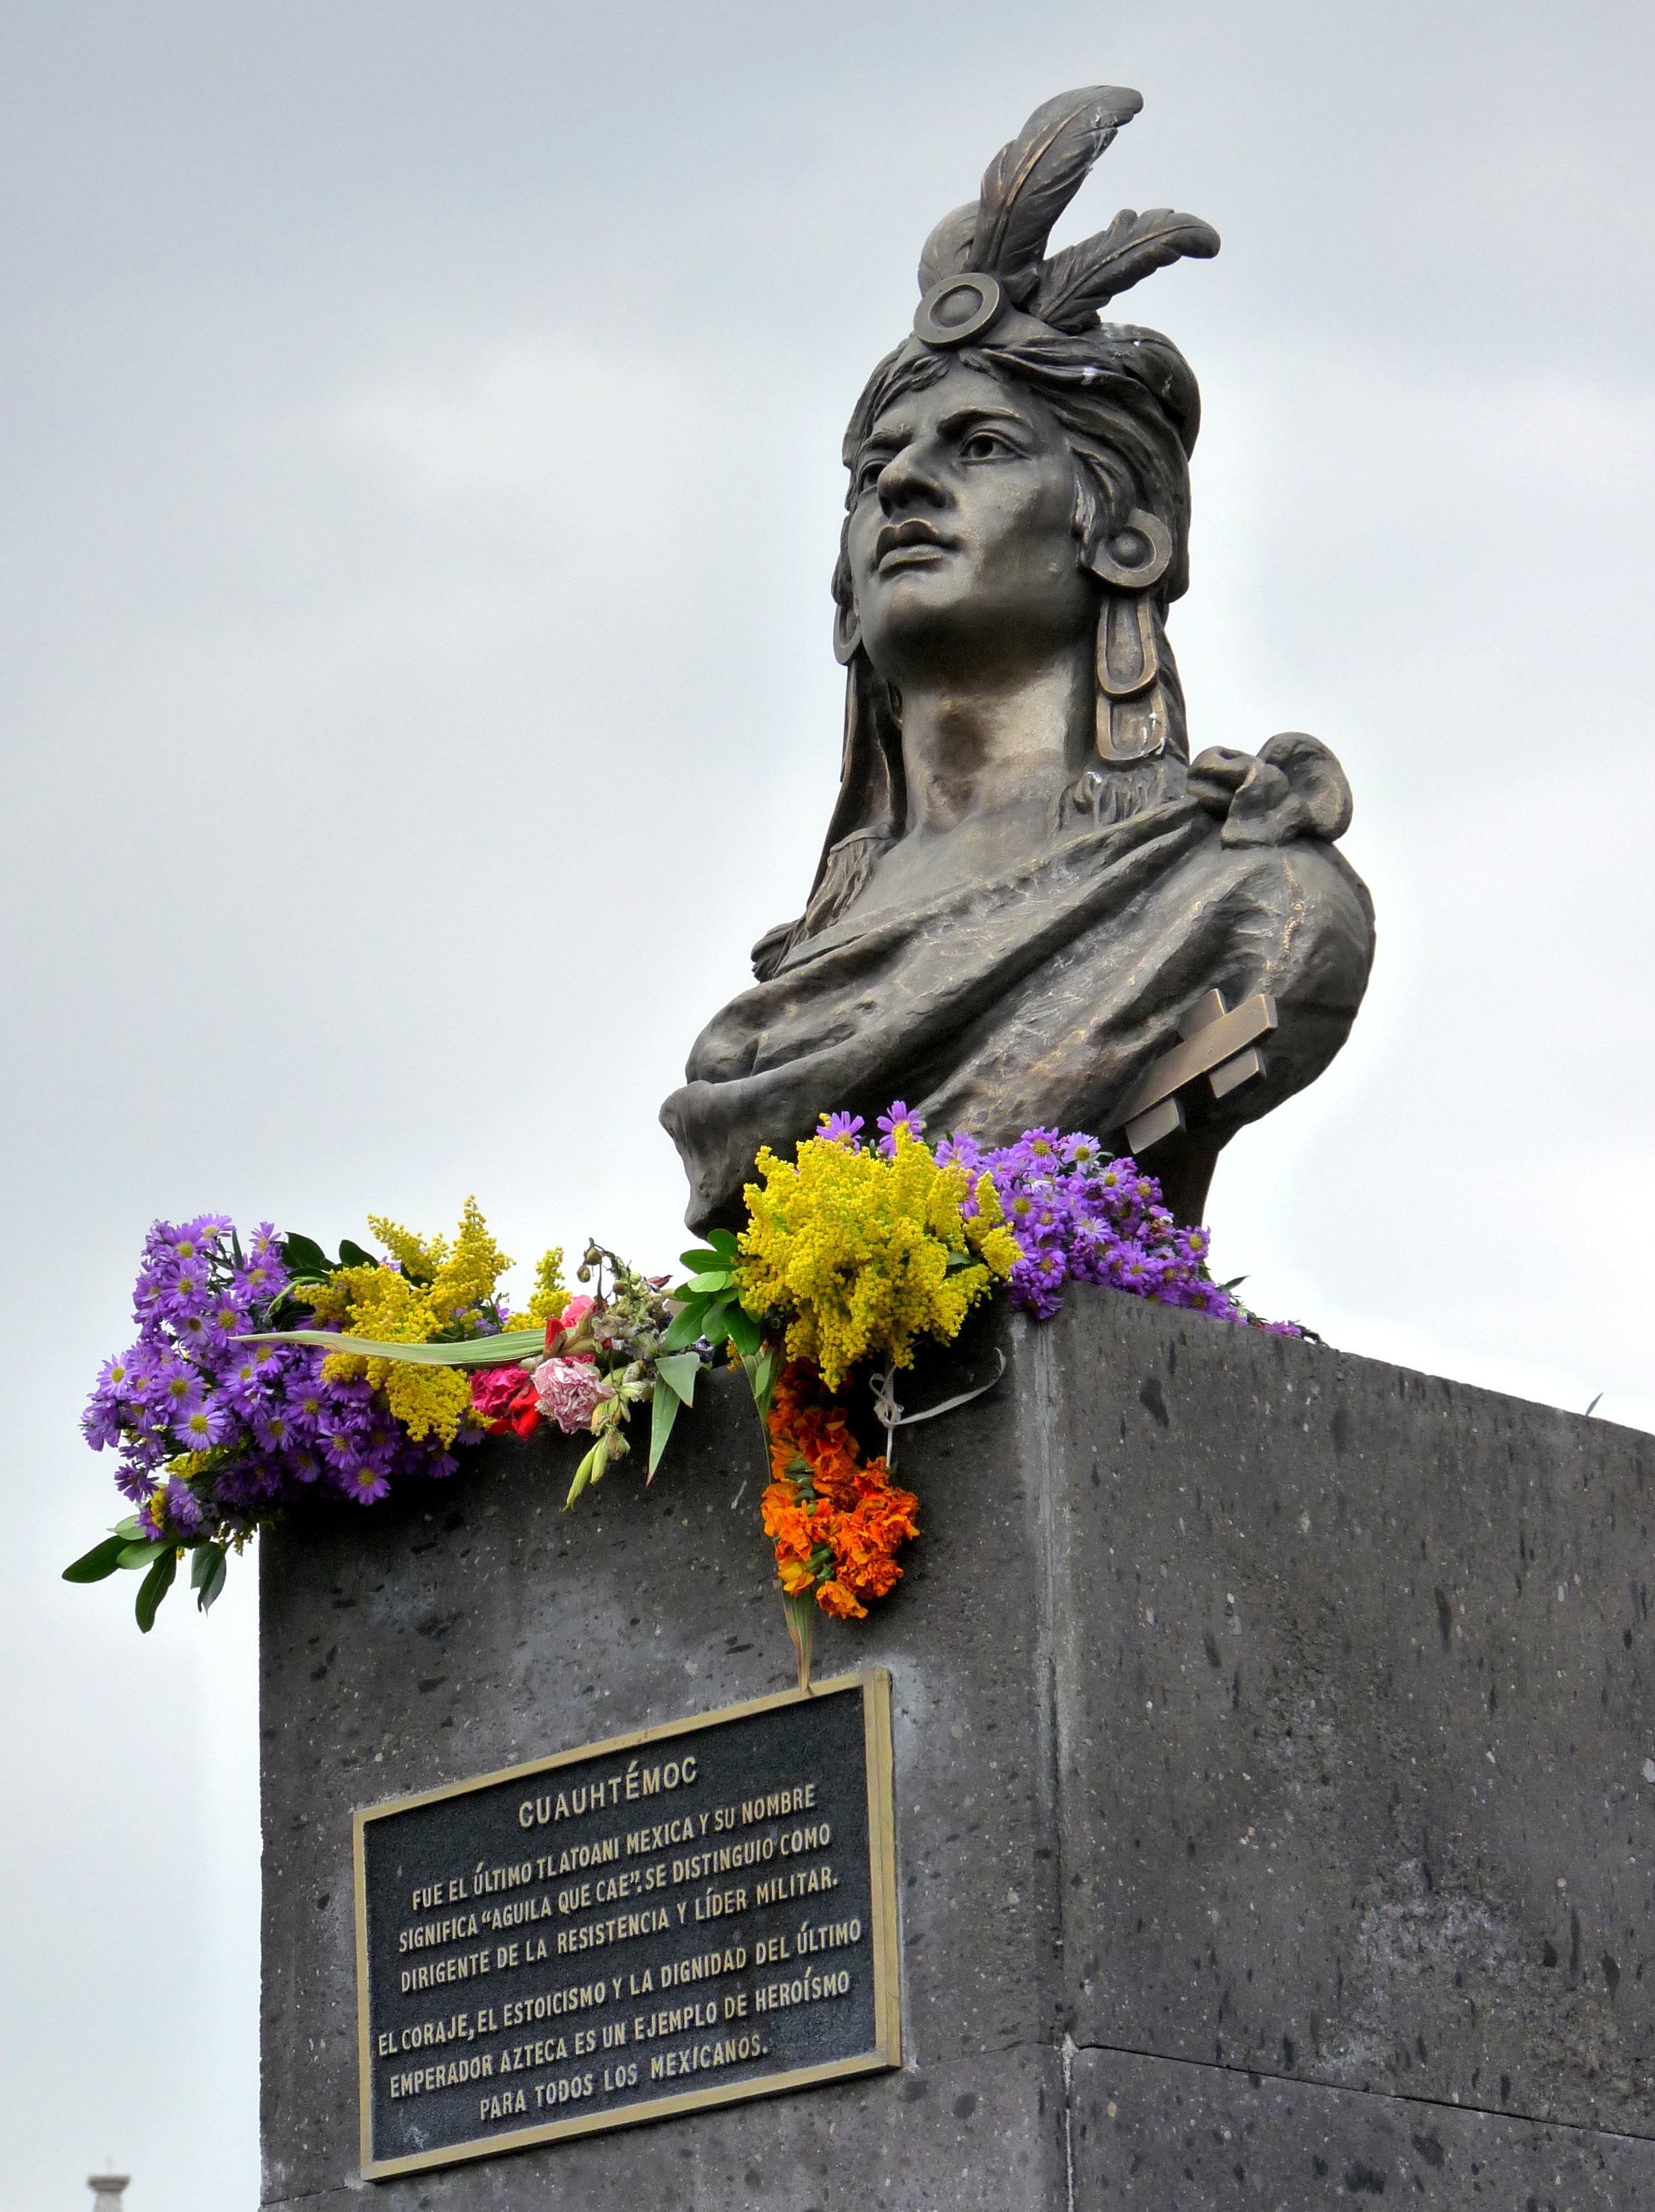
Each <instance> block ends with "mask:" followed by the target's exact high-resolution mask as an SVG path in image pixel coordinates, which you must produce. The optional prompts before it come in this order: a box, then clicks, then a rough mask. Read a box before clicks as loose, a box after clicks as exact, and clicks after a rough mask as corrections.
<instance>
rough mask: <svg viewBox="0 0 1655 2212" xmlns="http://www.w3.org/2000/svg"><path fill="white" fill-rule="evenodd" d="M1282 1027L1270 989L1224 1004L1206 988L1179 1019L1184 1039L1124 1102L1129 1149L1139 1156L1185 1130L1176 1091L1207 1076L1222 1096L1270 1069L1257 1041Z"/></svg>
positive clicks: (1122, 1113) (1122, 1117) (1216, 1095)
mask: <svg viewBox="0 0 1655 2212" xmlns="http://www.w3.org/2000/svg"><path fill="white" fill-rule="evenodd" d="M1277 1026H1278V1022H1277V1017H1276V1011H1275V1000H1274V999H1273V998H1272V997H1271V996H1270V994H1269V992H1268V991H1258V992H1255V994H1253V996H1252V997H1251V998H1250V999H1244V1000H1242V1002H1241V1004H1240V1005H1239V1006H1236V1007H1234V1008H1229V1007H1226V1006H1225V1003H1224V1000H1223V997H1222V995H1221V994H1220V993H1219V992H1217V991H1207V992H1203V994H1202V996H1201V997H1200V998H1199V999H1197V1000H1196V1003H1195V1005H1194V1006H1191V1008H1190V1011H1189V1012H1188V1013H1187V1014H1185V1015H1184V1017H1183V1019H1182V1020H1181V1021H1180V1022H1179V1024H1178V1034H1179V1036H1181V1037H1182V1039H1183V1042H1182V1043H1181V1044H1176V1045H1174V1046H1173V1048H1172V1049H1171V1052H1169V1053H1165V1054H1162V1056H1161V1058H1160V1059H1159V1060H1157V1061H1156V1062H1155V1064H1154V1066H1153V1067H1151V1068H1150V1069H1149V1071H1148V1073H1147V1074H1146V1075H1145V1076H1144V1078H1143V1079H1142V1080H1141V1082H1140V1083H1139V1084H1138V1085H1137V1087H1136V1088H1135V1090H1134V1091H1131V1092H1129V1094H1128V1096H1127V1097H1126V1099H1125V1100H1124V1102H1123V1104H1122V1107H1121V1109H1120V1113H1119V1115H1118V1117H1117V1121H1118V1125H1119V1126H1121V1127H1124V1129H1125V1131H1126V1142H1127V1149H1128V1151H1129V1152H1131V1153H1132V1154H1133V1155H1134V1157H1137V1156H1138V1155H1140V1154H1141V1153H1143V1152H1147V1151H1149V1149H1150V1148H1151V1146H1154V1145H1159V1144H1163V1143H1165V1139H1167V1138H1168V1137H1171V1136H1172V1135H1174V1134H1175V1133H1177V1132H1179V1131H1182V1130H1183V1129H1186V1128H1187V1127H1189V1122H1188V1121H1187V1120H1186V1118H1185V1115H1184V1109H1183V1100H1182V1099H1181V1098H1180V1097H1178V1095H1177V1094H1178V1093H1179V1092H1180V1091H1183V1090H1184V1089H1186V1088H1187V1087H1188V1085H1190V1084H1192V1083H1195V1082H1198V1081H1199V1080H1200V1079H1202V1077H1203V1076H1204V1077H1205V1078H1206V1079H1207V1084H1208V1089H1209V1090H1210V1091H1211V1092H1212V1094H1213V1097H1214V1099H1219V1098H1227V1097H1229V1095H1230V1093H1231V1092H1232V1091H1238V1090H1239V1089H1240V1088H1241V1086H1242V1085H1243V1084H1244V1083H1253V1082H1256V1080H1257V1079H1259V1078H1260V1077H1261V1076H1263V1075H1266V1074H1268V1073H1269V1060H1268V1059H1267V1058H1266V1057H1265V1055H1264V1054H1263V1052H1262V1051H1260V1049H1259V1048H1258V1045H1257V1043H1256V1039H1258V1038H1260V1037H1263V1036H1269V1033H1270V1031H1271V1030H1274V1029H1275V1028H1276V1027H1277Z"/></svg>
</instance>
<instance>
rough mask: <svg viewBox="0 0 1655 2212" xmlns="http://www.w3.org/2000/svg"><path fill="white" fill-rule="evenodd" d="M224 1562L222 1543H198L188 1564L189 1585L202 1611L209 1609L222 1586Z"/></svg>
mask: <svg viewBox="0 0 1655 2212" xmlns="http://www.w3.org/2000/svg"><path fill="white" fill-rule="evenodd" d="M225 1568H226V1562H225V1558H224V1547H223V1546H222V1544H198V1545H197V1546H196V1547H195V1557H194V1559H192V1562H191V1565H190V1587H191V1588H192V1589H193V1590H194V1592H195V1594H196V1603H197V1605H198V1607H200V1609H201V1611H202V1612H203V1613H206V1612H209V1611H210V1609H211V1607H212V1602H213V1600H214V1599H215V1598H216V1596H217V1595H218V1594H219V1592H220V1590H222V1589H223V1587H224V1575H225Z"/></svg>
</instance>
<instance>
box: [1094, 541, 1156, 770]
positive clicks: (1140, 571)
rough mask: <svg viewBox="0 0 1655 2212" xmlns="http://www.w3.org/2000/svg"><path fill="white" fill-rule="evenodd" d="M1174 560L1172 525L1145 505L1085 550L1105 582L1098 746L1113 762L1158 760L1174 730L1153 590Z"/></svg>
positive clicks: (1101, 613) (1102, 756) (1102, 755)
mask: <svg viewBox="0 0 1655 2212" xmlns="http://www.w3.org/2000/svg"><path fill="white" fill-rule="evenodd" d="M1171 559H1172V535H1171V532H1170V531H1169V530H1168V529H1167V526H1166V525H1165V523H1164V522H1163V521H1162V520H1161V519H1160V517H1159V515H1158V514H1152V513H1149V511H1148V510H1147V508H1145V507H1135V508H1134V509H1133V511H1132V513H1130V514H1129V516H1128V518H1127V521H1126V526H1125V528H1124V529H1123V530H1120V531H1117V532H1115V533H1114V535H1113V537H1112V538H1105V537H1103V536H1100V537H1099V538H1098V539H1097V540H1096V542H1095V543H1094V544H1092V545H1091V546H1090V547H1089V548H1088V549H1087V552H1086V566H1087V568H1090V569H1091V571H1092V574H1093V575H1095V576H1096V577H1098V579H1099V580H1100V581H1101V582H1102V583H1103V584H1104V586H1106V588H1105V590H1104V603H1103V606H1102V607H1101V609H1100V610H1099V611H1098V648H1097V671H1098V757H1099V758H1100V759H1103V760H1105V761H1108V762H1110V763H1119V764H1121V765H1125V764H1126V763H1129V762H1131V761H1142V760H1153V759H1154V758H1155V757H1157V756H1158V755H1159V754H1160V753H1163V752H1165V750H1166V746H1167V742H1168V739H1169V738H1171V732H1172V718H1171V714H1170V713H1169V711H1168V702H1167V699H1166V696H1165V691H1164V690H1163V688H1162V685H1161V683H1160V680H1159V678H1160V672H1161V671H1160V655H1159V652H1158V650H1157V647H1156V643H1155V630H1156V624H1155V608H1154V603H1153V599H1152V598H1151V596H1150V595H1151V592H1153V588H1154V586H1156V585H1157V584H1158V583H1159V581H1160V580H1161V578H1162V577H1163V576H1164V575H1165V574H1166V571H1167V568H1169V566H1170V565H1171Z"/></svg>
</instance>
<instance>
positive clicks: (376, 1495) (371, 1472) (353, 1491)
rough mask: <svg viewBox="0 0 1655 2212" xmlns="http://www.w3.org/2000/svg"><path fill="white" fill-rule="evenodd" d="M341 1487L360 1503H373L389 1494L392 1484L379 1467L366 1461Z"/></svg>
mask: <svg viewBox="0 0 1655 2212" xmlns="http://www.w3.org/2000/svg"><path fill="white" fill-rule="evenodd" d="M339 1487H340V1488H341V1489H342V1490H343V1491H344V1493H345V1495H346V1496H347V1497H348V1498H355V1499H356V1503H357V1504H359V1505H373V1504H377V1503H378V1501H379V1500H380V1498H385V1497H387V1496H388V1495H389V1493H390V1489H391V1484H390V1481H389V1479H388V1478H387V1477H386V1475H385V1474H382V1473H381V1471H380V1469H379V1468H377V1467H374V1466H371V1465H369V1464H368V1463H366V1462H364V1464H363V1465H362V1466H361V1467H358V1468H356V1469H355V1471H354V1472H353V1473H352V1474H350V1475H349V1476H347V1478H346V1479H345V1480H344V1481H343V1482H341V1483H340V1485H339Z"/></svg>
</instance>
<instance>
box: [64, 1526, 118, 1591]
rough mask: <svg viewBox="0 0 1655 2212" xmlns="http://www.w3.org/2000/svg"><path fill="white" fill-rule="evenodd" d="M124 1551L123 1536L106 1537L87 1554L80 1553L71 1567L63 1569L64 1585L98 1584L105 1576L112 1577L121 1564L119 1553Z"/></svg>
mask: <svg viewBox="0 0 1655 2212" xmlns="http://www.w3.org/2000/svg"><path fill="white" fill-rule="evenodd" d="M125 1549H126V1540H125V1537H124V1536H106V1537H105V1538H104V1540H103V1541H102V1543H101V1544H94V1546H93V1547H92V1549H91V1550H90V1551H89V1552H82V1554H81V1556H80V1558H79V1559H76V1561H75V1562H74V1564H73V1565H71V1566H67V1567H65V1568H64V1581H65V1582H66V1583H100V1582H101V1581H102V1580H103V1578H104V1577H105V1576H106V1575H113V1573H114V1571H115V1570H116V1568H117V1567H119V1565H120V1563H121V1553H123V1552H124V1551H125Z"/></svg>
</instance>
